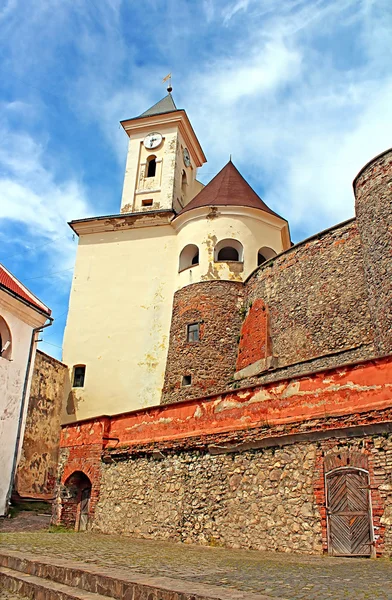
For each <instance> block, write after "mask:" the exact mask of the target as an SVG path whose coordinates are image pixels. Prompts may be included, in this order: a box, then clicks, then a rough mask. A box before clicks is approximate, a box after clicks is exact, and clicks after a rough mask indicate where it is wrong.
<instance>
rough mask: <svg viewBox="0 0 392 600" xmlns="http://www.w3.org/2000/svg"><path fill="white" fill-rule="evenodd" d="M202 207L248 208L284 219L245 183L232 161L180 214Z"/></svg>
mask: <svg viewBox="0 0 392 600" xmlns="http://www.w3.org/2000/svg"><path fill="white" fill-rule="evenodd" d="M202 206H248V207H249V208H256V209H258V210H263V211H264V212H267V213H269V214H271V215H275V216H276V217H279V218H280V219H282V217H280V216H279V215H278V214H277V213H276V212H274V211H273V210H271V209H270V208H268V206H267V205H266V204H265V203H264V202H263V201H262V199H261V198H260V197H259V196H258V195H257V194H256V192H255V191H254V190H253V189H252V188H251V187H250V185H249V183H248V182H247V181H245V179H244V178H243V177H242V175H241V173H240V172H239V171H238V169H237V168H236V167H235V166H234V165H233V163H232V162H231V160H230V161H229V162H228V163H227V165H226V166H224V167H223V169H222V170H221V171H219V173H218V174H217V175H215V177H214V179H212V180H211V181H210V183H208V184H207V185H206V186H205V188H203V189H202V190H201V192H199V193H198V194H197V195H196V196H195V197H194V198H193V200H191V201H190V202H189V204H187V205H186V206H185V207H184V208H183V209H182V210H181V211H180V212H179V214H180V215H182V214H183V213H186V212H188V211H189V210H193V209H194V208H200V207H202ZM283 220H284V221H285V220H286V219H283Z"/></svg>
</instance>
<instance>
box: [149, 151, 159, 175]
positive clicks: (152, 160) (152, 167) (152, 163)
mask: <svg viewBox="0 0 392 600" xmlns="http://www.w3.org/2000/svg"><path fill="white" fill-rule="evenodd" d="M156 171H157V157H156V156H154V154H152V155H151V156H149V157H148V158H147V177H155V173H156Z"/></svg>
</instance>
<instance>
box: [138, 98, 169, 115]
mask: <svg viewBox="0 0 392 600" xmlns="http://www.w3.org/2000/svg"><path fill="white" fill-rule="evenodd" d="M174 110H177V107H176V105H175V104H174V100H173V97H172V95H171V94H170V93H169V94H168V95H167V96H165V97H164V98H162V100H159V102H157V103H156V104H154V106H151V108H149V109H148V110H146V111H145V112H144V113H142V114H141V115H139V117H150V116H152V115H161V114H162V113H167V112H173V111H174Z"/></svg>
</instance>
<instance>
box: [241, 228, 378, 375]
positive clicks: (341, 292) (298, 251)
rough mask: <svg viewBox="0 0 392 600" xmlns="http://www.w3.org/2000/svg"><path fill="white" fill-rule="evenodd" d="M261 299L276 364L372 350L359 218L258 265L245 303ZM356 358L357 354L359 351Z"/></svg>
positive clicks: (362, 355) (365, 353)
mask: <svg viewBox="0 0 392 600" xmlns="http://www.w3.org/2000/svg"><path fill="white" fill-rule="evenodd" d="M259 298H261V299H263V301H264V302H265V304H266V306H267V307H268V311H269V318H270V332H271V341H272V354H273V355H274V356H275V357H276V361H277V362H276V366H277V367H279V368H280V367H285V366H286V365H289V364H293V363H299V362H300V361H304V360H309V359H312V358H316V357H322V356H325V355H329V354H335V356H331V357H330V358H329V361H328V363H327V364H324V365H323V366H324V367H329V366H333V365H334V364H339V362H338V361H339V356H338V353H341V352H344V351H347V350H354V349H355V348H359V347H360V356H359V357H360V358H366V357H368V356H371V355H372V354H373V352H374V349H373V345H372V344H373V328H372V324H371V319H370V314H369V308H368V299H367V288H366V282H365V276H364V265H363V258H362V250H361V242H360V238H359V234H358V229H357V225H356V222H355V221H351V222H349V223H346V224H343V225H342V226H339V227H336V228H333V229H331V230H329V231H327V232H325V233H321V234H320V235H319V236H317V237H315V238H312V239H310V240H309V241H308V242H305V243H302V244H299V245H298V246H297V247H295V248H293V249H292V250H291V251H289V252H287V253H285V254H283V255H282V256H278V257H276V258H275V259H273V260H272V261H270V262H269V263H267V264H266V265H263V266H262V267H260V268H259V269H258V270H257V271H256V272H255V273H254V274H253V275H252V276H251V277H250V278H249V280H248V281H247V282H246V298H245V307H246V308H248V307H249V306H252V305H253V304H254V302H255V301H256V300H257V299H259ZM357 358H358V356H357Z"/></svg>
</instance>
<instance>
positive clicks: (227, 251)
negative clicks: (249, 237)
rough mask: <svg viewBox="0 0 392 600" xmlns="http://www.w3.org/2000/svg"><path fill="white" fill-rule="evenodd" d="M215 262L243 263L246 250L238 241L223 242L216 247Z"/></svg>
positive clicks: (228, 240)
mask: <svg viewBox="0 0 392 600" xmlns="http://www.w3.org/2000/svg"><path fill="white" fill-rule="evenodd" d="M214 260H215V262H219V261H223V262H231V261H233V262H242V261H243V260H244V249H243V246H242V244H241V242H239V241H238V240H231V239H227V240H221V241H220V242H218V243H217V245H216V246H215V252H214Z"/></svg>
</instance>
